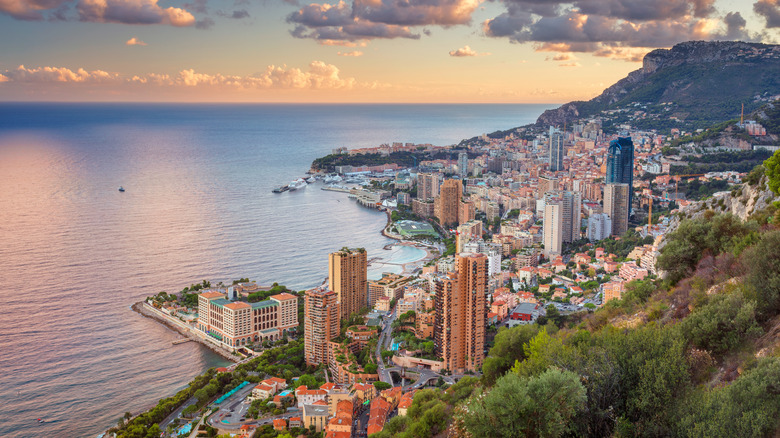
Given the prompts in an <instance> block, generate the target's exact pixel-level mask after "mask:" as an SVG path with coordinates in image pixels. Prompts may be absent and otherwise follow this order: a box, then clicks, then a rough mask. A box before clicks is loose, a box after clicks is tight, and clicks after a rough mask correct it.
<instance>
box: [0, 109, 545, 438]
mask: <svg viewBox="0 0 780 438" xmlns="http://www.w3.org/2000/svg"><path fill="white" fill-rule="evenodd" d="M553 106H554V105H552V104H550V105H525V104H519V105H232V104H231V105H228V104H221V105H214V104H186V105H185V104H116V103H114V104H108V103H105V104H86V103H84V104H73V103H0V370H1V372H0V400H1V401H2V403H1V405H0V436H2V437H8V438H15V437H41V436H45V437H95V436H97V435H98V434H100V433H101V432H103V431H105V430H106V429H107V428H109V427H111V426H113V425H115V424H116V422H117V420H118V419H119V418H120V417H121V416H122V415H123V414H124V413H125V412H131V413H138V412H141V411H143V410H145V409H148V408H150V407H152V406H154V405H155V404H156V402H157V400H159V399H160V398H163V397H167V396H170V395H173V394H174V393H175V392H176V391H178V390H180V389H182V388H184V387H185V386H186V385H187V383H188V382H189V381H190V380H191V379H192V378H193V377H195V376H196V375H198V374H200V373H202V372H203V371H204V370H206V369H207V368H209V367H213V366H223V365H226V364H227V362H226V361H225V360H224V359H222V358H220V357H219V356H217V355H215V354H214V353H212V352H211V351H209V350H208V349H206V348H204V347H202V346H201V345H199V344H197V343H184V344H180V345H172V341H173V340H176V339H178V338H179V337H180V336H179V335H178V334H177V333H175V332H173V331H171V330H169V329H168V328H166V327H164V326H162V325H160V324H159V323H157V322H155V321H153V320H151V319H147V318H144V317H142V316H140V315H139V314H137V313H135V312H133V311H132V310H131V309H130V306H131V305H132V304H133V303H135V302H137V301H140V300H143V299H144V298H145V297H148V296H150V295H153V294H156V293H157V292H159V291H163V290H164V291H168V292H177V291H179V290H181V289H182V288H184V287H185V286H188V285H190V284H192V283H196V282H200V281H202V280H204V279H205V280H209V281H211V282H212V283H216V282H219V281H223V282H226V283H227V282H230V281H231V280H234V279H238V278H242V277H248V278H250V279H251V280H255V281H257V282H259V283H260V284H262V285H269V284H271V283H274V282H278V283H280V284H284V285H286V286H288V287H290V288H292V289H295V290H303V289H306V288H310V287H313V286H316V285H319V284H320V283H322V281H323V280H324V278H325V276H326V275H327V263H328V262H327V254H328V253H329V252H332V251H334V250H337V249H339V248H341V247H344V246H350V247H364V248H366V250H367V252H368V257H369V258H375V259H377V261H376V262H375V263H374V264H372V266H371V268H370V271H369V277H373V278H377V277H378V276H380V275H381V273H382V272H386V271H391V272H392V271H394V270H397V269H399V266H398V265H399V264H401V263H405V262H408V261H412V260H415V259H418V258H421V257H422V254H421V253H422V251H420V250H417V249H414V248H399V247H395V248H393V249H392V250H385V249H384V247H385V245H387V244H388V243H391V242H392V241H390V240H389V239H387V238H385V237H383V236H382V235H381V234H380V231H381V229H382V228H383V226H384V225H385V223H386V216H385V214H384V213H381V212H378V211H376V210H370V209H367V208H364V207H361V206H359V205H357V204H356V203H355V202H354V201H352V200H350V199H348V198H347V196H346V194H344V193H338V192H330V191H323V190H320V188H321V184H320V185H318V184H313V185H311V186H308V187H306V188H303V189H300V190H297V191H295V192H287V193H282V194H274V193H272V189H274V188H275V187H279V186H281V185H285V184H288V183H289V182H291V181H293V180H295V179H297V178H299V177H302V176H304V175H305V172H306V171H307V170H308V169H309V167H310V165H311V162H312V160H314V159H315V158H317V157H321V156H324V155H327V154H329V153H330V152H331V150H333V149H334V148H338V147H348V148H358V147H371V146H378V145H380V144H382V143H390V142H413V143H431V144H434V145H448V144H454V143H457V142H459V141H460V140H461V139H464V138H470V137H473V136H475V135H481V134H484V133H489V132H493V131H495V130H499V129H508V128H512V127H515V126H520V125H524V124H527V123H531V122H533V121H534V120H535V119H536V117H537V116H538V115H539V114H541V113H542V111H544V110H545V109H548V108H551V107H553ZM120 186H122V187H124V189H125V192H123V193H122V192H119V191H118V188H119V187H120ZM38 418H40V419H42V420H44V422H43V423H39V422H38V421H37V419H38Z"/></svg>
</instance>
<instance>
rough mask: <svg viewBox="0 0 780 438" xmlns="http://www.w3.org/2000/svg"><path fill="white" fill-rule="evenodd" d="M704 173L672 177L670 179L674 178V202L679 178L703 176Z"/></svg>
mask: <svg viewBox="0 0 780 438" xmlns="http://www.w3.org/2000/svg"><path fill="white" fill-rule="evenodd" d="M704 175H706V174H705V173H692V174H689V175H672V178H674V202H675V203H676V202H677V183H679V182H680V178H690V177H694V176H704Z"/></svg>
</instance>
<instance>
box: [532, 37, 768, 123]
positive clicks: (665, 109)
mask: <svg viewBox="0 0 780 438" xmlns="http://www.w3.org/2000/svg"><path fill="white" fill-rule="evenodd" d="M778 71H780V46H778V45H770V44H758V43H743V42H704V41H690V42H685V43H680V44H677V45H676V46H674V47H672V48H671V49H659V50H654V51H652V52H650V53H648V54H647V55H646V56H645V58H644V60H643V65H642V68H640V69H638V70H635V71H633V72H631V73H630V74H629V75H628V76H627V77H625V78H624V79H621V80H620V81H618V82H617V83H615V84H614V85H612V86H611V87H609V88H607V89H606V90H604V92H603V93H602V94H601V95H599V96H597V97H595V98H593V99H591V100H589V101H586V102H585V101H575V102H570V103H567V104H565V105H563V106H561V107H559V108H556V109H553V110H548V111H545V112H544V113H543V114H542V115H541V116H539V118H538V119H537V121H536V124H537V125H539V126H548V125H556V126H557V125H563V124H564V122H568V123H571V122H572V121H574V120H576V119H578V118H587V117H591V116H595V115H598V114H599V113H600V112H602V111H610V110H619V109H622V108H625V107H626V106H628V105H629V104H633V103H640V104H642V105H643V106H644V108H643V109H644V110H646V112H647V113H648V117H646V118H644V119H643V120H642V121H639V122H635V123H633V124H634V125H636V126H637V127H639V128H646V129H647V128H655V129H663V128H664V127H666V125H667V124H668V120H669V119H670V118H672V117H674V118H675V119H677V120H679V121H680V122H679V123H678V125H679V126H678V127H681V128H703V127H706V126H709V125H712V124H714V123H718V122H722V121H724V120H729V119H733V118H734V117H735V116H738V115H739V111H740V108H741V105H742V104H743V103H744V104H745V110H746V111H748V112H749V111H753V110H756V109H757V108H759V107H760V106H761V105H762V104H763V103H765V101H766V99H769V98H770V97H771V96H775V95H777V94H778V93H780V75H778V74H777V72H778ZM675 122H676V120H675Z"/></svg>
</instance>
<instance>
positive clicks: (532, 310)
mask: <svg viewBox="0 0 780 438" xmlns="http://www.w3.org/2000/svg"><path fill="white" fill-rule="evenodd" d="M538 317H539V305H538V304H536V303H520V304H518V305H517V307H515V308H514V309H512V312H511V313H510V314H509V319H512V320H515V321H536V318H538Z"/></svg>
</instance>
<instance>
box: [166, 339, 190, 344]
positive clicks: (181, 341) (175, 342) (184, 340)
mask: <svg viewBox="0 0 780 438" xmlns="http://www.w3.org/2000/svg"><path fill="white" fill-rule="evenodd" d="M191 341H192V339H190V338H182V339H177V340H175V341H173V342H171V344H173V345H179V344H183V343H185V342H191Z"/></svg>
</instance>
